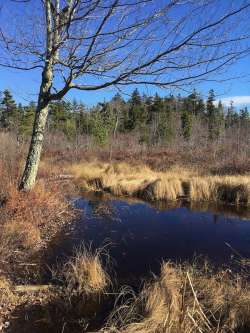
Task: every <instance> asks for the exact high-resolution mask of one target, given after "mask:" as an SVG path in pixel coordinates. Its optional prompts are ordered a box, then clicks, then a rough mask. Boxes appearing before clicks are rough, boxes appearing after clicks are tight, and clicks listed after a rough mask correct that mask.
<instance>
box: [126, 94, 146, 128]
mask: <svg viewBox="0 0 250 333" xmlns="http://www.w3.org/2000/svg"><path fill="white" fill-rule="evenodd" d="M144 116H145V109H144V108H143V104H142V99H141V96H140V93H139V91H138V89H135V90H134V91H133V93H132V96H131V99H130V101H129V109H128V119H127V123H126V125H125V128H126V129H127V130H128V131H131V130H133V129H135V128H136V127H137V126H138V125H139V124H140V122H142V121H143V118H145V117H144Z"/></svg>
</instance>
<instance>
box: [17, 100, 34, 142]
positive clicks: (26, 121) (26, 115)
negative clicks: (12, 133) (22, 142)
mask: <svg viewBox="0 0 250 333" xmlns="http://www.w3.org/2000/svg"><path fill="white" fill-rule="evenodd" d="M35 112H36V104H35V102H30V104H29V105H28V106H25V107H24V108H23V112H22V120H21V124H20V128H19V133H20V134H21V135H24V136H30V135H31V134H32V128H33V123H34V119H35Z"/></svg>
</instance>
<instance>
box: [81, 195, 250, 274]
mask: <svg viewBox="0 0 250 333" xmlns="http://www.w3.org/2000/svg"><path fill="white" fill-rule="evenodd" d="M75 205H76V207H78V208H80V209H82V212H83V213H82V218H81V221H80V223H79V225H78V228H79V230H78V231H77V236H76V237H77V239H79V240H83V241H84V242H87V243H92V246H93V247H99V246H102V245H103V244H104V243H105V242H108V243H110V244H112V245H110V254H111V256H112V258H114V260H115V262H116V266H117V267H116V270H117V273H118V275H119V276H120V277H128V276H129V277H130V278H131V276H138V275H140V276H141V275H145V274H147V273H148V272H150V271H154V272H158V270H159V267H160V263H161V261H162V260H174V261H177V262H180V261H186V260H192V259H193V257H194V256H195V255H202V256H205V257H207V258H208V259H210V260H211V261H213V262H214V263H215V264H216V265H219V266H221V265H224V264H225V265H230V264H231V261H232V257H233V253H232V249H231V248H229V247H228V246H227V245H226V244H230V246H231V247H232V248H234V249H236V250H237V251H238V252H239V253H241V255H242V256H244V257H247V258H250V218H249V215H247V214H248V213H249V212H248V211H247V210H246V209H244V210H240V209H235V208H233V207H225V206H224V207H223V206H215V205H213V206H212V205H208V204H207V205H201V204H200V205H193V204H192V205H191V204H189V203H184V204H181V203H177V204H174V203H166V202H157V203H154V204H148V203H145V202H141V201H136V200H129V201H127V200H126V201H125V200H117V199H114V198H111V197H107V196H101V195H100V196H93V195H91V196H90V197H86V196H85V198H78V199H77V200H76V201H75ZM243 218H244V220H243ZM107 222H108V223H107Z"/></svg>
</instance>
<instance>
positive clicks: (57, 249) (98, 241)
mask: <svg viewBox="0 0 250 333" xmlns="http://www.w3.org/2000/svg"><path fill="white" fill-rule="evenodd" d="M73 202H74V205H75V207H77V208H78V209H79V213H80V216H79V219H78V221H77V222H76V223H75V224H74V225H73V226H72V229H69V230H68V231H67V232H64V233H62V234H61V235H59V237H58V240H55V242H54V243H53V244H51V248H49V249H48V251H46V253H45V254H44V256H45V257H44V261H45V262H46V263H48V264H49V266H53V265H54V264H55V262H56V261H59V262H60V261H63V260H67V258H68V257H69V256H70V255H71V254H72V252H73V249H74V248H75V247H78V246H80V245H81V243H84V244H85V245H86V244H91V247H92V249H95V248H99V247H100V246H104V245H105V244H106V249H107V251H108V252H109V255H110V256H111V258H112V260H113V266H114V267H113V272H114V275H116V276H114V280H117V281H118V282H120V284H124V283H129V284H130V285H131V286H133V287H135V288H137V287H139V286H140V283H141V278H142V277H146V276H147V275H149V274H150V272H154V273H158V271H159V268H160V263H161V262H162V260H169V259H171V260H173V261H176V262H182V261H187V260H188V261H192V260H193V257H194V256H203V257H204V256H205V257H207V258H208V259H210V261H212V262H213V263H214V264H215V266H218V267H221V266H223V265H230V266H232V265H233V263H234V262H235V257H237V256H238V255H241V256H242V257H246V258H250V214H249V211H247V210H246V209H245V210H244V209H239V210H236V209H235V207H221V206H211V205H207V206H204V205H200V206H195V207H194V206H192V207H191V206H188V205H187V204H186V206H183V205H182V206H181V204H180V203H179V204H178V206H177V205H176V204H175V205H174V204H172V205H169V204H166V203H163V202H160V203H156V204H154V205H151V204H148V203H145V202H135V201H130V202H128V201H126V200H118V199H113V198H107V197H106V196H105V197H104V196H96V195H91V196H86V194H85V196H84V197H80V198H77V199H75V200H73ZM236 252H237V253H238V254H237V255H236ZM46 279H48V281H47V280H46ZM50 279H51V277H49V275H46V276H45V281H44V282H45V283H46V282H49V281H50ZM110 297H111V298H110V299H109V300H108V301H107V300H102V302H103V304H102V302H101V301H100V300H99V301H98V303H95V304H94V310H93V309H92V308H91V311H92V312H90V314H89V315H88V308H90V305H89V304H88V303H89V301H88V303H87V304H85V303H84V312H82V310H81V309H82V308H83V306H82V305H81V303H79V304H80V305H81V307H80V308H79V310H77V309H78V305H79V304H78V303H77V304H76V305H74V306H73V307H72V309H71V310H70V311H71V312H70V313H69V309H68V308H67V307H66V308H65V309H64V307H63V306H62V303H61V300H60V299H59V300H57V299H52V300H51V301H48V303H47V304H43V305H39V302H38V304H34V305H33V304H32V305H31V306H27V307H25V306H23V305H22V306H20V307H17V308H16V309H15V311H14V313H12V319H11V324H10V330H8V332H10V333H17V332H18V333H61V332H64V333H78V332H80V331H82V329H80V328H79V325H80V324H79V323H80V322H79V318H81V316H82V314H83V313H84V315H85V316H87V317H88V316H89V320H90V326H89V329H90V331H93V332H94V331H96V327H101V326H102V323H103V322H105V318H106V317H107V316H108V314H109V313H110V311H111V310H112V307H113V303H114V301H115V298H114V297H115V296H110ZM112 297H113V298H112ZM87 305H88V307H87ZM79 311H80V312H79ZM78 312H79V313H78ZM86 313H87V314H86ZM74 318H75V319H74ZM65 323H67V325H66V324H65ZM91 325H92V326H91ZM98 325H99V326H98Z"/></svg>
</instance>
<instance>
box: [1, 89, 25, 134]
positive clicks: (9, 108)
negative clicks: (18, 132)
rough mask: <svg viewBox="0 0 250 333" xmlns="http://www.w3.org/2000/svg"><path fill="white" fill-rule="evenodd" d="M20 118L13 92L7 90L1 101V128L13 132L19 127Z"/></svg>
mask: <svg viewBox="0 0 250 333" xmlns="http://www.w3.org/2000/svg"><path fill="white" fill-rule="evenodd" d="M19 122H20V118H19V114H18V108H17V105H16V102H15V101H14V99H13V96H12V94H11V92H10V91H9V90H8V89H6V90H4V92H3V97H2V100H1V119H0V123H1V127H2V128H5V129H8V130H13V129H17V128H18V126H19Z"/></svg>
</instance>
